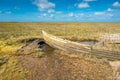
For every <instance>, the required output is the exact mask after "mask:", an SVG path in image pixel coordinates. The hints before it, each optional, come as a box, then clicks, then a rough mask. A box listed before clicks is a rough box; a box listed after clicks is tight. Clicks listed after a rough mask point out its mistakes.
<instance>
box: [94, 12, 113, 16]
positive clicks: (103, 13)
mask: <svg viewBox="0 0 120 80" xmlns="http://www.w3.org/2000/svg"><path fill="white" fill-rule="evenodd" d="M94 15H95V16H101V17H112V16H114V15H113V14H111V13H108V12H95V13H94Z"/></svg>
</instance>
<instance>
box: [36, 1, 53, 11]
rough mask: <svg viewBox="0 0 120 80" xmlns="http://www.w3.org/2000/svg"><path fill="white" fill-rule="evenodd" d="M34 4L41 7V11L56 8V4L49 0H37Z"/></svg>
mask: <svg viewBox="0 0 120 80" xmlns="http://www.w3.org/2000/svg"><path fill="white" fill-rule="evenodd" d="M34 4H35V5H36V6H37V7H38V8H39V10H40V11H47V10H51V9H53V8H55V4H54V3H52V2H49V1H48V0H35V2H34Z"/></svg>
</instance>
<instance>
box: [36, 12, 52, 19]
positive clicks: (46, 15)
mask: <svg viewBox="0 0 120 80" xmlns="http://www.w3.org/2000/svg"><path fill="white" fill-rule="evenodd" d="M38 17H40V18H41V17H46V18H53V17H54V15H53V14H46V13H43V14H41V15H40V16H38Z"/></svg>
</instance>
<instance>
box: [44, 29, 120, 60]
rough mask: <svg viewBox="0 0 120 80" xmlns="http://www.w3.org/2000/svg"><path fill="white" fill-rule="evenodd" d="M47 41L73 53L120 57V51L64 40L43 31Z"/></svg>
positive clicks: (54, 46) (111, 57)
mask: <svg viewBox="0 0 120 80" xmlns="http://www.w3.org/2000/svg"><path fill="white" fill-rule="evenodd" d="M42 33H43V38H44V40H45V42H46V43H47V44H48V45H50V46H51V47H53V48H57V49H60V50H64V51H68V52H73V53H86V54H92V55H95V56H97V57H105V58H110V59H120V52H118V51H108V50H95V49H92V46H90V45H85V44H80V43H77V42H72V41H69V40H64V39H61V38H58V37H56V36H53V35H50V34H48V33H46V32H45V31H42Z"/></svg>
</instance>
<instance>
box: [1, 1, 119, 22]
mask: <svg viewBox="0 0 120 80" xmlns="http://www.w3.org/2000/svg"><path fill="white" fill-rule="evenodd" d="M0 21H1V22H120V0H0Z"/></svg>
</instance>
